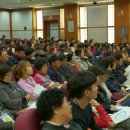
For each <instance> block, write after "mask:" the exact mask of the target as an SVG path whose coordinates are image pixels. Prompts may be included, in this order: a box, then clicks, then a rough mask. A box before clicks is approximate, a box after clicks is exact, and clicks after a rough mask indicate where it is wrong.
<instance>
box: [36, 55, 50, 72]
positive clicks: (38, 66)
mask: <svg viewBox="0 0 130 130" xmlns="http://www.w3.org/2000/svg"><path fill="white" fill-rule="evenodd" d="M45 64H47V65H48V64H49V63H48V62H47V60H46V59H44V58H41V57H37V58H36V59H35V61H34V66H35V68H36V69H37V70H41V68H42V67H43V65H45Z"/></svg>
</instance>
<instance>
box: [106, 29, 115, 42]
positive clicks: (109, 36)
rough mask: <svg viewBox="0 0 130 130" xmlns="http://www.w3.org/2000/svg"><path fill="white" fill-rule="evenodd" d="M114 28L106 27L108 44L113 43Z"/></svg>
mask: <svg viewBox="0 0 130 130" xmlns="http://www.w3.org/2000/svg"><path fill="white" fill-rule="evenodd" d="M114 36H115V35H114V27H108V43H114V41H115V38H114Z"/></svg>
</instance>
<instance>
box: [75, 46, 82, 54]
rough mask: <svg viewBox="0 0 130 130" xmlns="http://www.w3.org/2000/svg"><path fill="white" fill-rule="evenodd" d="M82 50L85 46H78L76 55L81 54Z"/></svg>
mask: <svg viewBox="0 0 130 130" xmlns="http://www.w3.org/2000/svg"><path fill="white" fill-rule="evenodd" d="M82 50H83V48H82V49H81V48H77V49H76V50H75V55H76V56H80V55H81V52H82Z"/></svg>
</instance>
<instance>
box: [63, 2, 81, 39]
mask: <svg viewBox="0 0 130 130" xmlns="http://www.w3.org/2000/svg"><path fill="white" fill-rule="evenodd" d="M64 9H65V39H66V40H70V39H75V40H79V6H78V5H77V4H67V5H65V6H64Z"/></svg>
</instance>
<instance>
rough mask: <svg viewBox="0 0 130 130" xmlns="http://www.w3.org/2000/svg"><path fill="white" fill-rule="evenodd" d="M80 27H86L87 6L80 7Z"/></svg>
mask: <svg viewBox="0 0 130 130" xmlns="http://www.w3.org/2000/svg"><path fill="white" fill-rule="evenodd" d="M80 27H87V7H81V8H80Z"/></svg>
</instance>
